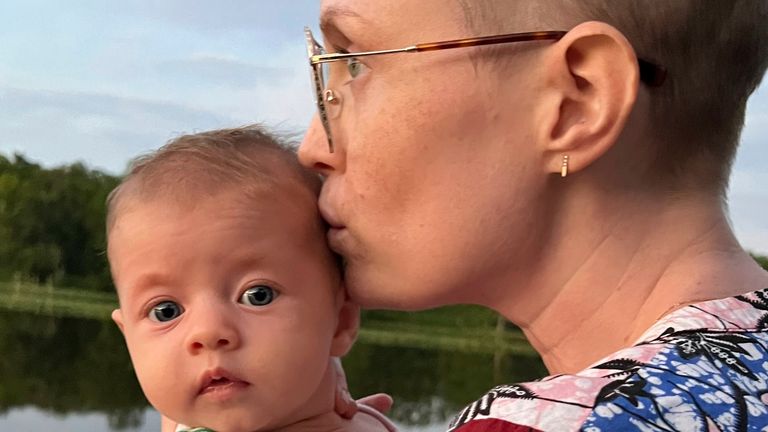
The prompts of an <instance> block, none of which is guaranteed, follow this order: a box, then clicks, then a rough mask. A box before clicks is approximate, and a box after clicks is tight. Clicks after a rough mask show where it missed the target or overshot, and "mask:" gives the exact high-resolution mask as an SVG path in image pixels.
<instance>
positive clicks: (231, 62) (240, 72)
mask: <svg viewBox="0 0 768 432" xmlns="http://www.w3.org/2000/svg"><path fill="white" fill-rule="evenodd" d="M156 69H157V72H158V74H160V75H164V76H166V77H169V78H170V77H172V78H173V79H185V80H192V81H198V82H205V83H206V84H209V85H216V86H218V85H221V86H230V87H244V86H248V85H252V84H253V82H254V81H256V80H259V81H264V82H273V83H274V82H279V80H280V78H281V77H282V76H284V75H285V74H286V73H290V69H289V68H287V67H285V68H280V67H270V66H259V65H256V64H252V63H247V62H244V61H241V60H238V59H237V58H235V57H233V56H222V55H220V54H205V53H199V54H194V55H193V56H191V57H189V58H184V59H173V60H167V61H162V62H160V63H159V64H158V65H157V68H156Z"/></svg>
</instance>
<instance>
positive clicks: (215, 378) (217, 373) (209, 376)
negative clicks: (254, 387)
mask: <svg viewBox="0 0 768 432" xmlns="http://www.w3.org/2000/svg"><path fill="white" fill-rule="evenodd" d="M217 383H221V384H227V383H241V384H246V385H247V384H250V383H248V382H247V381H243V380H241V379H240V378H238V377H237V376H236V375H234V374H233V373H231V372H229V371H228V370H226V369H224V368H221V367H216V368H213V369H209V370H207V371H205V372H204V373H203V375H202V376H201V377H200V380H199V385H198V394H202V393H204V392H205V391H206V390H207V389H210V388H211V387H215V386H216V385H217Z"/></svg>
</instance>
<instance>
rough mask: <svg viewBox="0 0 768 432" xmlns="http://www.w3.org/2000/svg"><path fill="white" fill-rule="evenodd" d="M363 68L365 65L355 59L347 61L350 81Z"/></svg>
mask: <svg viewBox="0 0 768 432" xmlns="http://www.w3.org/2000/svg"><path fill="white" fill-rule="evenodd" d="M364 68H365V65H364V64H363V63H362V62H361V61H360V59H358V58H357V57H353V58H351V59H347V72H349V76H350V77H352V79H355V78H357V76H358V75H360V74H361V73H362V72H363V70H364Z"/></svg>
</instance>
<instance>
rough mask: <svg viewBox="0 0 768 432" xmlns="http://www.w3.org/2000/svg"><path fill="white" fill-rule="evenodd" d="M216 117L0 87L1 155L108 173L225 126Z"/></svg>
mask: <svg viewBox="0 0 768 432" xmlns="http://www.w3.org/2000/svg"><path fill="white" fill-rule="evenodd" d="M231 124H232V119H231V118H229V117H227V116H224V115H220V114H217V113H213V112H209V111H204V110H200V109H193V108H189V107H185V106H183V105H177V104H173V103H168V102H162V101H151V100H140V99H133V98H128V97H120V96H114V95H109V94H99V93H72V92H56V91H43V90H28V89H18V88H0V152H3V153H11V152H14V151H18V152H22V153H24V154H25V155H27V156H28V157H30V158H31V159H33V160H40V161H43V162H44V163H45V164H46V165H57V164H63V163H70V162H72V161H75V160H83V161H85V162H86V163H88V164H89V165H91V166H95V167H97V168H101V169H105V170H107V171H109V172H112V173H119V172H122V171H123V169H124V168H125V166H126V164H127V162H128V161H129V160H130V159H132V158H134V157H136V156H138V155H139V154H141V153H144V152H147V151H149V150H151V149H154V148H157V147H159V146H160V145H162V144H163V143H164V142H165V141H167V140H168V139H169V138H172V137H173V136H176V135H179V134H180V133H183V132H193V131H196V130H202V129H209V128H215V127H222V126H229V125H231Z"/></svg>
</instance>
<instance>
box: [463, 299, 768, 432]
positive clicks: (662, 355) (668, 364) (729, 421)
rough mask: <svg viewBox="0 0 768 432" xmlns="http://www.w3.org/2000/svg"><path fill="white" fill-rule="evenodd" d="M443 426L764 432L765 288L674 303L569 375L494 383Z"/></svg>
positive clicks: (498, 431) (767, 410)
mask: <svg viewBox="0 0 768 432" xmlns="http://www.w3.org/2000/svg"><path fill="white" fill-rule="evenodd" d="M450 430H451V431H452V432H472V431H494V432H513V431H514V432H521V431H531V432H534V431H577V430H578V431H584V432H599V431H624V430H633V431H635V430H638V431H768V289H766V290H762V291H756V292H752V293H748V294H744V295H740V296H736V297H730V298H725V299H719V300H711V301H707V302H703V303H697V304H693V305H689V306H686V307H684V308H682V309H678V310H676V311H674V312H672V313H671V314H669V315H667V316H665V317H663V318H662V319H661V320H660V321H658V322H657V323H656V324H655V325H654V326H653V327H651V328H650V329H649V330H648V331H647V332H646V333H645V334H644V335H643V336H642V337H641V338H640V340H639V342H638V343H637V344H636V345H634V346H632V347H630V348H626V349H623V350H621V351H618V352H616V353H614V354H613V355H611V356H609V357H607V358H605V359H603V360H601V361H599V362H598V363H596V364H594V365H592V366H591V367H589V368H587V369H585V370H584V371H582V372H579V373H577V374H574V375H556V376H550V377H546V378H544V379H542V380H539V381H535V382H530V383H524V384H512V385H502V386H499V387H496V388H494V389H492V390H491V391H490V392H488V393H487V394H486V395H485V396H483V397H482V398H481V399H479V400H477V401H476V402H474V403H472V404H471V405H469V406H467V407H466V408H464V410H463V411H462V412H461V413H460V414H459V415H458V416H457V417H456V418H455V419H454V420H453V422H452V423H451V428H450Z"/></svg>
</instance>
